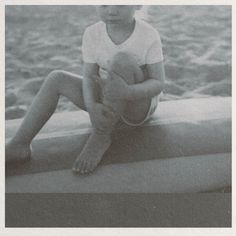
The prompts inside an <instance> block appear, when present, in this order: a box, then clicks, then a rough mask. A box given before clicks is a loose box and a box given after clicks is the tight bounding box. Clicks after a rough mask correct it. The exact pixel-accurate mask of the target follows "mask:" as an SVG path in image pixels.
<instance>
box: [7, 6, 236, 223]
mask: <svg viewBox="0 0 236 236" xmlns="http://www.w3.org/2000/svg"><path fill="white" fill-rule="evenodd" d="M231 23H232V22H231V6H223V5H221V6H217V5H207V6H197V5H196V6H171V5H168V6H163V5H161V6H159V5H152V6H148V5H145V6H141V5H99V6H92V5H76V6H43V5H41V6H36V5H35V6H27V5H25V6H23V5H18V6H13V5H12V6H6V8H5V45H6V47H5V85H6V87H5V106H6V107H5V119H6V122H5V131H6V147H5V153H6V155H5V161H6V178H5V181H6V189H5V190H6V202H5V204H6V212H5V216H6V227H230V226H231V54H232V46H231V44H232V42H231V28H232V26H231Z"/></svg>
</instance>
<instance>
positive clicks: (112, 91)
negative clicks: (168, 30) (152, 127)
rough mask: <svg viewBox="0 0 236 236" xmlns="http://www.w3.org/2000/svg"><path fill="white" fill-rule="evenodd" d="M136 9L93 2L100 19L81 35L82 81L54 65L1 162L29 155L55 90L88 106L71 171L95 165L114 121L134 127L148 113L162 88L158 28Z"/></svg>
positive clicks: (54, 103)
mask: <svg viewBox="0 0 236 236" xmlns="http://www.w3.org/2000/svg"><path fill="white" fill-rule="evenodd" d="M140 8H141V6H137V5H101V6H96V9H97V12H98V15H99V16H100V18H101V21H99V22H98V23H96V24H94V25H91V26H89V27H88V28H87V29H86V31H85V33H84V35H83V43H82V52H83V60H84V65H83V80H81V79H80V77H79V76H77V75H75V74H72V73H69V72H65V71H59V70H57V71H53V72H51V73H50V74H49V75H48V77H47V78H46V80H45V82H44V83H43V85H42V87H41V89H40V91H39V93H38V94H37V96H36V98H35V100H34V101H33V103H32V105H31V107H30V109H29V110H28V112H27V114H26V116H25V118H24V120H23V122H22V124H21V126H20V128H19V130H18V131H17V133H16V135H15V136H14V137H13V139H12V140H11V141H10V142H9V143H8V144H7V145H6V161H12V160H14V161H26V160H29V159H30V156H31V146H30V144H31V141H32V139H33V138H34V137H35V135H36V134H37V133H38V132H39V130H40V129H41V128H42V126H43V125H44V124H45V123H46V121H47V120H48V119H49V118H50V116H51V115H52V114H53V112H54V111H55V108H56V106H57V103H58V99H59V96H60V95H63V96H66V97H67V98H69V99H70V100H71V101H72V102H73V103H74V104H76V105H77V106H78V107H79V108H81V109H83V110H85V111H87V112H88V113H89V116H90V120H91V123H92V126H93V128H94V129H93V132H92V134H91V135H90V137H89V139H88V141H87V143H86V145H85V146H84V148H83V150H82V152H81V153H80V155H79V156H78V157H77V159H76V160H75V162H74V165H73V168H72V170H73V171H74V172H75V173H79V174H85V173H89V172H92V171H93V170H94V169H95V168H96V166H97V165H98V163H99V162H100V160H101V159H102V156H103V154H104V153H105V151H106V150H107V149H108V148H109V146H110V144H111V132H112V131H113V129H114V128H115V126H116V124H117V123H118V122H120V121H122V122H125V123H126V124H128V125H132V126H138V125H142V124H143V123H144V122H145V121H146V120H148V119H149V118H150V116H151V115H152V114H153V112H154V111H155V109H156V106H157V101H158V96H159V95H160V93H161V92H162V90H163V86H164V66H163V55H162V47H161V41H160V37H159V34H158V32H157V31H156V30H155V29H154V28H153V27H151V26H150V25H149V24H147V23H146V22H144V21H141V20H138V19H135V17H134V14H135V11H136V10H139V9H140ZM102 71H103V72H105V73H102ZM101 74H103V76H101ZM104 74H105V76H104Z"/></svg>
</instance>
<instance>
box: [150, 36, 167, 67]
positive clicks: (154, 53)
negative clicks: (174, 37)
mask: <svg viewBox="0 0 236 236" xmlns="http://www.w3.org/2000/svg"><path fill="white" fill-rule="evenodd" d="M163 59H164V58H163V52H162V44H161V38H160V36H159V34H158V32H156V34H155V39H154V41H153V43H152V44H151V46H150V47H149V49H148V51H147V54H146V64H154V63H158V62H161V61H163Z"/></svg>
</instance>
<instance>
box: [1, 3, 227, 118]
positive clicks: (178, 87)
mask: <svg viewBox="0 0 236 236" xmlns="http://www.w3.org/2000/svg"><path fill="white" fill-rule="evenodd" d="M138 15H139V17H142V18H144V19H145V20H146V21H148V22H149V23H150V24H152V25H153V26H154V27H155V28H156V29H158V31H159V33H160V35H161V39H162V44H163V52H164V57H165V69H166V80H167V85H166V90H165V94H164V96H163V98H162V99H163V100H173V99H182V98H193V97H195V98H196V97H206V96H231V7H230V6H150V7H147V6H146V7H145V8H144V9H143V10H142V12H140V13H139V14H138ZM96 21H97V16H96V13H95V11H94V8H93V7H91V6H7V7H6V53H5V55H6V119H15V118H20V117H23V116H24V115H25V112H26V111H27V108H28V106H29V105H30V103H31V102H32V99H33V98H34V96H35V95H36V94H37V92H38V90H39V89H40V86H41V84H42V83H43V81H44V79H45V77H46V76H47V74H48V73H50V72H51V71H53V70H55V69H63V70H67V71H70V72H74V73H77V74H82V55H81V39H82V35H83V32H84V30H85V28H86V27H87V26H88V25H90V24H92V23H94V22H96ZM76 109H77V108H76V107H75V106H74V105H73V104H72V103H70V102H68V100H67V99H66V98H61V99H60V103H59V105H58V108H57V112H61V111H65V110H67V111H70V110H76Z"/></svg>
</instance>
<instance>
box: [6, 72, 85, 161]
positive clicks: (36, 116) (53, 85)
mask: <svg viewBox="0 0 236 236" xmlns="http://www.w3.org/2000/svg"><path fill="white" fill-rule="evenodd" d="M60 95H63V96H66V97H68V98H69V100H71V101H72V102H73V103H74V104H76V105H77V106H78V107H80V108H81V109H83V110H85V105H84V100H83V91H82V79H81V78H80V77H79V76H77V75H74V74H72V73H68V72H65V71H53V72H52V73H50V74H49V75H48V77H47V78H46V80H45V82H44V84H43V85H42V87H41V89H40V91H39V93H38V94H37V96H36V98H35V99H34V101H33V103H32V105H31V106H30V108H29V110H28V112H27V114H26V116H25V118H24V120H23V122H22V124H21V126H20V128H19V130H18V131H17V133H16V135H15V136H14V137H13V139H12V140H11V141H10V142H9V143H8V144H7V145H6V161H16V160H22V161H24V160H27V159H29V157H30V154H31V151H30V143H31V141H32V139H33V138H34V137H35V135H36V134H37V133H38V132H39V130H40V129H41V128H42V127H43V125H44V124H45V123H46V122H47V120H48V119H49V118H50V117H51V115H52V114H53V112H54V111H55V109H56V106H57V103H58V99H59V96H60Z"/></svg>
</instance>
